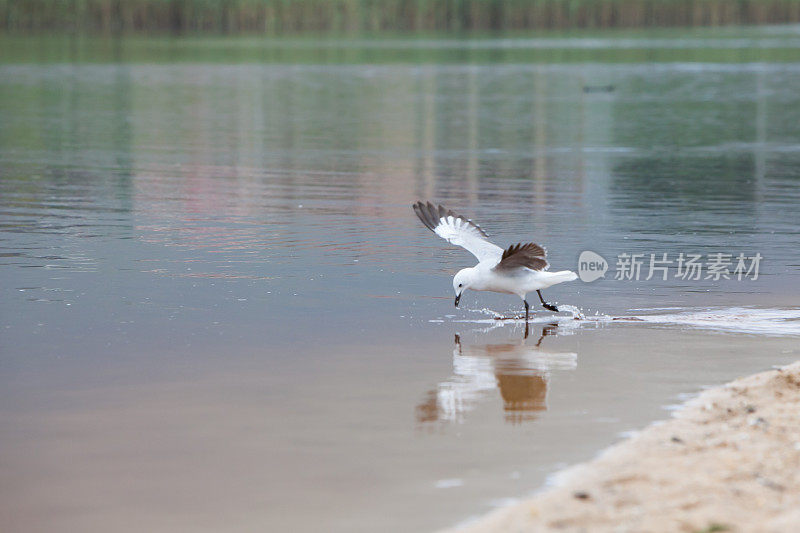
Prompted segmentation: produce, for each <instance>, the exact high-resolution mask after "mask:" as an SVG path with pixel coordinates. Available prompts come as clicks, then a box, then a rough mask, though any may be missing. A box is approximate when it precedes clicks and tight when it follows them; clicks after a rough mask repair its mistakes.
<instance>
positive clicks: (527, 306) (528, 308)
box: [522, 298, 531, 325]
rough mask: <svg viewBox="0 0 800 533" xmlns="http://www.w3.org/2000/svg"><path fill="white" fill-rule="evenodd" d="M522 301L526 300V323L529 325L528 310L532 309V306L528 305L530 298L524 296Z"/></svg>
mask: <svg viewBox="0 0 800 533" xmlns="http://www.w3.org/2000/svg"><path fill="white" fill-rule="evenodd" d="M522 301H523V302H525V324H526V325H527V324H528V312H529V311H530V308H531V306H530V305H528V300H526V299H524V298H523V299H522Z"/></svg>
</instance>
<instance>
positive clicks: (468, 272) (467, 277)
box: [453, 268, 475, 307]
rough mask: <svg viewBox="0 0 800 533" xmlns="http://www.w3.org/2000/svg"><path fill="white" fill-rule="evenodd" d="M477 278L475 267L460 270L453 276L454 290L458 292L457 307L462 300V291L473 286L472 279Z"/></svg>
mask: <svg viewBox="0 0 800 533" xmlns="http://www.w3.org/2000/svg"><path fill="white" fill-rule="evenodd" d="M474 278H475V269H474V268H464V269H462V270H459V271H458V274H456V275H455V276H454V277H453V290H454V291H455V293H456V307H458V302H459V301H460V300H461V293H463V292H464V291H465V290H467V289H469V288H470V287H471V286H472V280H473V279H474Z"/></svg>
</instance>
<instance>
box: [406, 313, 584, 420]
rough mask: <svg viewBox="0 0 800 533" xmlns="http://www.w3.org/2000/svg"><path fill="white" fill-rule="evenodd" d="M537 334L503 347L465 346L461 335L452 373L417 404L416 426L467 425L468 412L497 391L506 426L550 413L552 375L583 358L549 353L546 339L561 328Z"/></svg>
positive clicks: (549, 326)
mask: <svg viewBox="0 0 800 533" xmlns="http://www.w3.org/2000/svg"><path fill="white" fill-rule="evenodd" d="M533 333H534V336H533V337H535V338H536V339H537V340H536V341H535V342H533V341H532V338H531V340H529V329H528V327H527V326H526V328H525V336H524V337H523V338H522V339H521V340H520V341H518V342H514V343H504V344H466V343H464V342H462V340H461V337H460V336H459V335H458V334H456V336H455V348H454V349H453V374H452V375H451V376H450V377H449V378H447V379H446V380H444V381H441V382H440V383H439V384H438V385H437V386H436V388H435V389H432V390H430V391H428V393H427V394H426V396H425V399H424V400H423V401H422V402H421V403H420V404H419V405H417V407H416V419H417V422H418V423H420V424H423V425H428V424H432V423H437V422H439V423H450V422H457V423H460V422H463V421H464V419H465V417H466V414H467V413H468V412H470V411H472V410H473V409H475V407H477V405H478V404H479V403H480V402H481V401H484V400H486V399H489V398H491V397H492V396H493V395H494V394H496V393H497V392H499V394H500V397H501V398H502V400H503V411H504V414H505V420H506V421H507V422H510V423H521V422H524V421H528V420H534V419H535V418H536V417H537V413H539V412H541V411H544V410H546V409H547V389H548V385H549V382H550V373H551V372H552V371H554V370H574V369H575V368H576V367H577V366H578V354H576V353H571V352H554V351H549V350H547V349H546V348H544V347H543V346H542V345H543V341H544V339H545V337H547V336H549V335H558V324H555V323H553V324H546V325H544V326H542V328H541V330H539V331H538V332H537V331H536V330H534V331H533ZM536 333H538V335H536ZM544 344H546V342H544Z"/></svg>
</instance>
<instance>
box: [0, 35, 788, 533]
mask: <svg viewBox="0 0 800 533" xmlns="http://www.w3.org/2000/svg"><path fill="white" fill-rule="evenodd" d="M753 31H754V30H747V32H745V34H744V37H742V38H743V39H745V40H747V39H750V40H752V39H755V38H756V37H754V36H753V34H752V32H753ZM764 31H766V32H767V33H766V34H765V35H766V36H762V37H763V38H764V39H767V40H768V44H765V45H764V46H765V48H766V49H775V48H780V46H778V45H777V44H775V43H776V42H780V43H782V44H781V46H783V47H784V48H785V49H786V50H789V51H790V52H791V51H792V50H794V47H795V46H796V44H795V40H796V37H795V34H796V33H797V32H796V29H793V30H784V31H781V32H777V31H775V30H774V29H773V30H764ZM728 37H729V38H733V37H735V36H731V35H728ZM689 38H691V39H690V40H688V41H687V43H688V44H686V46H685V47H683V48H687V49H689V48H691V51H689V52H686V54H687V55H685V56H681V55H680V54H681V50H683V48H682V47H681V46H679V44H680V43H677V42H675V41H670V43H669V44H663V43H662V44H659V40H658V39H655V40H654V41H648V42H647V46H643V47H642V48H643V49H651V48H654V49H659V47H663V48H664V49H668V50H671V51H672V52H670V54H673V53H674V54H677V55H676V56H673V55H668V56H667V59H668V60H669V61H666V62H660V63H646V62H643V61H645V60H646V59H639V60H638V61H637V60H633V61H632V60H631V56H630V55H628V54H626V53H624V52H620V54H621V55H619V56H615V55H614V53H612V52H611V51H609V50H612V51H613V50H615V49H619V48H625V47H624V46H621V45H620V44H619V42H616V41H613V40H609V41H608V43H607V45H606V48H607V49H609V50H606V52H604V53H607V54H608V57H611V58H614V57H618V58H619V61H610V62H607V63H581V62H579V63H572V62H570V61H567V60H565V61H564V62H559V61H558V57H560V56H558V55H555V56H552V55H551V56H548V59H547V61H546V62H505V63H502V64H500V63H497V62H493V61H490V60H484V59H483V57H484V56H478V57H479V59H480V60H479V61H478V62H470V61H469V60H470V58H471V57H474V56H463V57H462V56H458V57H456V58H455V59H453V58H451V57H450V56H446V57H444V56H443V57H441V58H439V59H440V61H439V62H425V63H424V64H422V63H413V62H409V61H406V62H399V63H398V62H397V61H396V56H395V55H394V52H392V50H394V48H392V47H387V46H386V45H381V46H376V47H372V48H371V47H370V46H369V43H368V42H367V43H361V44H360V45H359V46H361V47H362V48H358V47H357V46H356V49H358V50H361V51H360V52H359V54H360V55H359V56H358V58H359V61H357V62H348V61H346V59H347V57H348V56H344V57H342V56H336V55H335V54H334V56H335V57H336V58H338V59H337V60H335V61H333V62H330V61H325V60H324V58H326V57H329V56H328V55H327V54H331V53H332V52H331V51H330V50H329V49H328V48H326V46H328V45H323V44H317V45H314V46H310V50H311V51H309V52H307V53H308V54H311V57H312V58H313V57H317V58H318V59H319V60H318V61H316V62H315V61H312V60H310V61H307V62H306V64H304V65H294V64H287V63H285V62H281V61H273V60H272V59H273V58H272V57H271V56H270V57H266V58H253V57H251V56H249V55H246V54H245V55H244V56H242V55H237V54H235V53H231V55H230V61H227V62H226V61H225V57H226V56H225V53H224V50H225V48H223V50H222V51H220V50H219V41H215V43H216V44H215V46H214V48H215V49H216V50H217V51H216V52H215V55H214V56H213V59H210V58H209V57H208V55H207V54H208V51H207V49H206V48H204V47H202V46H198V44H197V43H194V45H195V46H198V50H197V51H196V53H195V55H192V47H191V46H190V45H186V44H185V43H184V44H183V45H181V46H180V48H181V50H182V52H181V54H182V55H181V56H180V58H178V59H175V60H169V58H165V57H164V56H162V55H159V56H157V59H158V60H157V61H156V60H153V61H149V62H148V61H144V60H142V56H140V55H133V56H132V57H128V56H125V55H124V54H122V55H121V56H120V58H119V59H118V60H115V61H114V62H109V61H110V60H109V59H108V58H105V59H103V58H102V57H101V58H100V60H97V58H94V59H93V61H92V62H83V61H78V62H68V63H64V62H56V63H51V62H49V61H50V60H51V59H52V57H51V56H50V55H48V54H46V53H43V54H42V56H41V57H42V59H43V62H39V61H37V60H34V59H31V58H30V57H29V54H30V53H31V52H30V51H27V52H26V54H28V56H24V57H23V60H17V61H12V60H8V62H7V63H6V64H2V65H0V124H2V127H0V175H2V180H1V181H0V289H1V290H2V294H3V297H2V300H0V321H1V322H0V327H2V335H1V336H0V351H1V353H2V357H0V464H2V466H3V468H2V469H0V470H1V471H2V474H0V476H2V478H1V479H0V502H2V503H0V520H2V523H4V524H5V526H4V530H6V531H30V530H47V531H49V530H53V531H55V530H59V531H63V530H65V529H67V530H89V529H100V530H109V529H113V530H115V531H124V530H126V529H130V530H134V529H135V530H137V531H141V530H142V529H147V530H151V531H165V530H169V531H175V530H192V531H201V530H215V531H216V530H219V529H225V530H230V531H236V530H242V531H252V530H253V529H254V528H260V529H265V528H266V529H270V530H280V529H285V530H288V529H291V530H293V531H304V530H305V531H316V530H319V529H320V525H321V524H324V526H325V529H326V530H330V531H374V530H375V529H380V530H382V531H391V530H396V531H409V530H430V529H433V528H436V527H442V526H447V525H450V524H453V523H456V522H459V521H461V520H464V519H467V518H468V517H470V516H473V515H475V514H477V513H480V512H484V511H486V510H488V509H490V508H491V507H492V506H494V505H499V504H503V503H506V502H508V501H509V498H516V497H520V496H522V495H524V494H526V493H529V492H531V491H533V490H536V489H537V488H538V487H540V486H541V485H542V483H544V482H545V480H546V479H547V476H549V475H550V474H552V473H553V472H555V471H556V470H557V469H558V468H559V467H561V466H563V465H565V464H569V463H573V462H576V461H580V460H585V459H587V458H590V457H591V456H592V455H593V454H594V453H596V451H597V450H599V449H600V448H602V447H604V446H607V445H608V444H610V443H611V442H613V441H614V440H615V439H616V438H618V437H617V436H618V435H619V434H620V433H621V432H624V431H628V430H631V429H634V428H639V427H641V426H643V425H645V424H647V423H648V422H650V421H652V420H654V419H657V418H663V417H664V416H667V413H666V412H665V410H664V406H666V405H669V404H674V403H676V402H678V401H680V400H681V398H683V397H685V395H686V394H689V393H693V392H696V391H698V390H700V389H701V388H702V387H704V386H707V385H710V384H715V383H720V382H722V381H725V380H728V379H731V378H733V377H736V376H738V375H742V374H746V373H750V372H753V371H757V370H761V369H765V368H769V367H770V366H771V365H774V364H782V363H786V362H789V361H794V360H796V359H797V348H796V342H797V336H798V335H799V334H800V321H799V320H798V315H797V311H796V302H797V297H798V292H799V291H798V287H800V284H799V283H798V282H799V281H800V275H799V273H800V270H798V260H797V242H798V233H799V232H798V224H797V220H798V219H797V209H798V208H799V207H800V189H798V179H800V171H798V169H799V168H800V127H799V126H798V124H800V93H798V92H797V90H796V88H797V87H800V63H796V62H792V61H788V62H786V61H785V58H784V62H780V63H778V62H774V63H773V62H769V61H767V59H769V58H768V57H767V58H766V59H765V58H764V57H761V56H759V59H758V61H752V60H750V59H748V58H749V57H750V56H746V57H745V59H746V61H745V62H735V61H733V62H731V61H730V59H731V58H727V59H726V60H725V61H726V62H725V63H722V62H712V61H711V60H708V59H704V60H701V61H700V62H698V56H697V55H696V54H697V52H696V50H695V48H692V47H695V45H696V44H697V41H698V40H700V41H702V40H703V38H704V37H703V34H702V33H697V32H693V33H692V34H691V36H687V39H689ZM708 38H709V39H716V40H718V39H719V38H720V35H719V34H718V33H714V34H711V35H710V36H709V37H708ZM597 39H598V38H597V37H596V36H592V37H591V41H592V43H593V44H592V47H593V48H592V49H593V50H594V49H598V48H599V49H603V47H602V44H603V41H602V40H600V41H599V43H598V42H597ZM756 40H757V39H756ZM579 41H580V39H579ZM454 42H455V43H458V42H461V43H462V45H459V46H463V47H464V48H465V49H466V48H470V47H473V48H474V47H477V48H479V49H480V48H482V49H489V50H490V51H491V50H492V46H490V45H489V44H485V43H484V44H481V42H476V43H475V44H470V41H454ZM489 42H490V43H491V41H489ZM580 42H583V41H580ZM713 42H716V41H713ZM713 42H712V44H713ZM731 42H733V41H731ZM748 42H750V41H748ZM231 43H232V44H231V45H230V46H231V48H232V49H234V50H240V48H241V46H244V48H245V49H246V50H251V49H252V47H253V46H254V45H253V44H252V43H251V42H248V43H245V44H244V45H240V44H236V41H235V40H233V41H231ZM122 44H123V47H122V48H123V50H124V49H125V46H124V42H123V43H122ZM179 44H180V43H179ZM517 44H518V45H519V46H522V47H523V48H524V46H523V44H524V43H517ZM540 44H541V43H538V41H533V42H532V43H528V44H527V46H528V47H529V48H530V49H538V48H541V47H540ZM563 44H564V43H557V44H553V46H552V47H553V48H557V47H558V46H562V45H563ZM751 44H754V48H748V49H747V50H749V51H747V52H743V53H746V54H755V55H758V53H760V52H759V50H760V49H759V48H758V43H757V42H756V43H751ZM762 44H763V43H762ZM689 45H691V46H689ZM31 46H32V47H33V49H35V48H36V47H35V46H33V45H31ZM43 46H44V45H43ZM47 46H50V45H49V44H48V45H47ZM47 46H45V49H46V50H50V49H49V48H47ZM315 46H316V48H315ZM330 46H332V47H333V48H334V49H339V48H341V46H338V45H335V44H334V45H330ZM347 46H355V45H354V44H353V43H350V44H348V45H347ZM414 46H417V47H418V46H419V44H412V45H410V46H409V47H410V48H414ZM426 46H427V45H426ZM431 46H432V45H431ZM453 46H456V45H454V44H453V43H449V44H447V45H446V46H443V48H448V47H450V48H451V49H452V47H453ZM731 46H732V45H731ZM237 47H238V48H237ZM90 48H91V47H90ZM387 48H388V49H389V50H388V51H387ZM501 48H502V47H501ZM544 48H547V46H544ZM701 48H702V47H701ZM733 48H734V49H737V50H738V49H740V48H736V47H733ZM92 49H93V48H92ZM187 49H188V50H189V51H187ZM455 49H456V50H459V48H458V46H456V48H455ZM742 49H744V48H742ZM676 50H677V51H676ZM84 52H85V54H89V55H91V53H94V52H90V51H86V50H84ZM5 53H6V54H8V52H5ZM48 53H49V52H48ZM487 53H489V52H487ZM661 53H666V52H663V50H662V52H661ZM791 53H794V52H791ZM220 54H221V55H220ZM313 54H317V55H313ZM656 55H657V56H658V54H656ZM4 57H5V56H4ZM77 57H82V56H81V54H78V56H77ZM243 57H244V59H243ZM487 57H488V56H487ZM511 57H512V59H513V57H514V56H511ZM636 57H638V56H636ZM737 57H738V56H737ZM192 58H194V59H192ZM364 58H367V60H364ZM658 58H661V59H663V58H664V56H658ZM6 59H8V58H6ZM12 59H13V58H12ZM500 59H501V60H503V61H508V59H509V56H502V57H500ZM528 59H530V58H528ZM634 59H635V57H634ZM701 59H702V57H701ZM734 59H735V57H734ZM417 199H431V200H434V201H437V202H442V203H444V204H446V205H448V206H450V207H452V208H453V209H455V210H457V211H460V212H463V213H464V214H465V215H467V216H469V217H471V218H474V219H475V220H476V221H478V222H479V223H481V225H482V226H483V227H484V229H486V231H487V232H489V234H490V235H492V237H493V238H494V239H495V240H496V242H498V243H499V244H502V245H506V244H509V243H512V242H517V241H519V240H535V241H536V242H539V243H541V244H543V245H545V246H546V247H547V248H548V250H549V258H550V262H551V264H552V265H553V269H555V270H560V269H571V270H577V269H578V255H579V254H580V253H581V252H582V251H585V250H591V251H594V252H596V253H598V254H600V255H601V256H603V257H604V258H605V259H606V260H607V261H608V262H609V272H607V273H606V277H605V278H603V279H599V280H597V281H594V282H591V283H583V282H581V281H575V282H572V283H569V284H564V285H560V286H557V287H554V288H552V289H549V290H546V291H544V295H545V296H546V297H547V298H548V299H549V300H552V301H555V302H559V303H560V304H564V305H572V306H575V307H576V308H577V309H579V310H580V311H581V312H582V313H583V314H584V315H585V317H586V319H585V320H580V321H578V320H574V319H572V317H571V313H568V312H564V313H560V314H559V315H558V316H555V315H553V314H552V313H549V312H543V311H542V310H541V308H540V307H538V304H537V305H536V306H535V307H536V309H537V316H536V318H535V319H534V320H533V322H532V324H531V326H530V328H529V331H528V336H527V338H526V337H525V329H524V326H523V325H522V324H521V323H520V322H519V321H498V320H495V319H494V315H495V314H501V315H506V316H508V315H514V314H518V313H520V312H521V310H522V308H521V307H522V306H521V305H520V303H519V301H518V300H516V299H515V298H511V297H507V296H501V295H491V294H479V293H467V294H465V296H464V297H463V298H462V308H461V309H458V310H456V309H453V306H452V301H453V299H452V294H451V293H452V289H451V284H450V283H451V282H450V278H451V275H452V274H453V273H454V272H455V271H456V270H457V269H459V268H462V267H463V266H467V265H470V264H471V261H472V259H471V256H469V254H467V253H466V252H463V251H461V250H458V249H453V248H450V247H448V246H447V245H446V243H444V242H443V241H440V240H438V239H437V238H436V237H435V236H434V235H433V234H431V233H430V232H428V231H427V230H426V229H425V228H424V227H423V226H422V225H421V224H420V223H419V221H418V220H416V218H415V217H414V215H413V213H412V211H411V208H410V205H411V203H412V202H414V201H416V200H417ZM625 253H627V254H643V257H644V259H645V263H644V265H643V266H642V272H641V274H642V275H641V279H639V280H638V281H637V280H627V279H620V280H617V279H614V278H615V270H617V269H616V268H615V263H616V261H617V258H618V256H620V254H625ZM664 253H666V254H668V258H669V259H673V260H676V259H677V257H678V255H679V254H680V253H684V254H691V253H697V254H702V255H703V257H704V259H706V258H707V256H708V254H716V253H723V254H730V255H731V256H732V258H735V257H736V256H738V254H740V253H743V254H745V256H748V257H750V256H753V255H754V254H756V253H759V254H761V256H762V257H763V259H762V261H761V263H760V268H759V273H758V279H755V280H753V279H750V278H748V277H745V279H742V280H737V279H736V276H735V275H730V276H729V277H731V278H732V279H727V280H726V279H720V280H715V279H713V276H712V279H705V278H706V275H707V273H706V272H705V271H704V273H703V276H701V279H699V280H688V279H681V278H677V277H676V275H677V273H678V272H677V265H676V264H674V263H673V264H671V265H669V268H668V270H667V273H666V277H667V279H666V280H664V279H662V273H661V272H660V271H655V273H654V275H653V276H652V277H651V279H649V280H645V279H644V278H645V277H647V274H648V272H647V271H648V265H649V256H650V254H656V256H657V257H660V256H661V254H664ZM734 262H735V261H734ZM732 269H733V267H731V270H732ZM750 277H753V276H750ZM533 300H535V297H534V298H533ZM621 317H623V318H624V317H627V318H629V319H628V320H613V319H614V318H621ZM630 317H634V318H635V320H630Z"/></svg>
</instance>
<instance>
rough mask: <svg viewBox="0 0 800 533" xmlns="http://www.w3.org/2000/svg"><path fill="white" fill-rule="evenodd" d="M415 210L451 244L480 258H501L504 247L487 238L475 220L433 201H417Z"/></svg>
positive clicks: (420, 217)
mask: <svg viewBox="0 0 800 533" xmlns="http://www.w3.org/2000/svg"><path fill="white" fill-rule="evenodd" d="M414 212H415V213H416V214H417V216H418V217H419V219H420V220H421V221H422V223H423V224H425V226H427V227H428V228H429V229H430V230H431V231H433V232H434V233H435V234H436V235H438V236H439V237H441V238H443V239H444V240H446V241H447V242H449V243H450V244H455V245H456V246H461V247H462V248H465V249H466V250H467V251H468V252H470V253H471V254H472V255H474V256H475V257H477V258H478V261H484V260H486V259H498V260H499V259H500V257H501V256H502V255H503V249H502V248H500V247H499V246H497V245H496V244H492V243H490V242H489V241H488V240H487V239H486V233H484V231H483V230H482V229H481V228H480V226H478V225H477V224H475V223H474V222H472V221H471V220H469V219H467V218H464V217H462V216H460V215H457V214H455V213H453V212H452V211H450V210H449V209H445V208H444V207H442V206H441V205H440V206H435V205H433V204H432V203H430V202H428V203H422V202H417V203H415V204H414Z"/></svg>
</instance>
